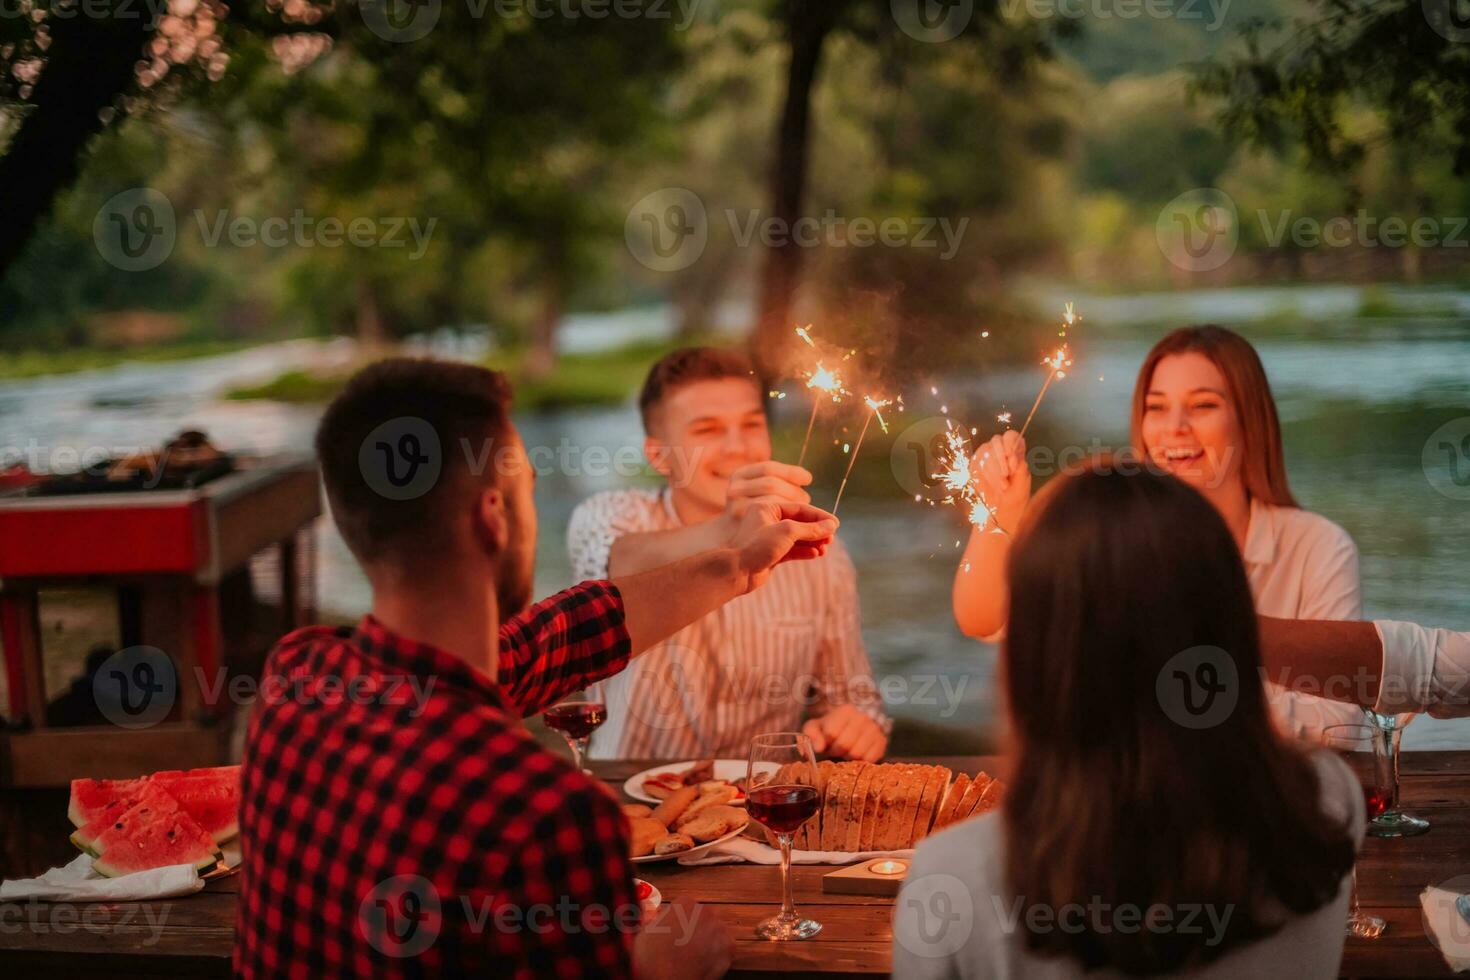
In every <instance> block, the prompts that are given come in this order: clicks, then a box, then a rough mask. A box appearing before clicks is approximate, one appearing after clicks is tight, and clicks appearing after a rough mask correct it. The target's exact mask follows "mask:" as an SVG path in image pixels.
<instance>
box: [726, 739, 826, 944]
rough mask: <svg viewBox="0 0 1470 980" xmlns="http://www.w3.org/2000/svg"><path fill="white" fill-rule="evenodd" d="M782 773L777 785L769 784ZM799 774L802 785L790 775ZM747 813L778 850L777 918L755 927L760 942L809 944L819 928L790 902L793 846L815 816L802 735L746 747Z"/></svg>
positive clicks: (809, 759) (810, 765) (812, 761)
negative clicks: (777, 844)
mask: <svg viewBox="0 0 1470 980" xmlns="http://www.w3.org/2000/svg"><path fill="white" fill-rule="evenodd" d="M783 767H785V771H784V772H782V773H781V781H780V782H779V783H777V782H771V779H772V777H773V776H775V775H776V772H777V770H779V769H782V768H783ZM795 772H799V773H800V778H801V780H802V782H801V783H798V782H797V781H796V780H797V777H796V776H794V775H791V774H792V773H795ZM745 775H746V778H745V786H746V802H745V805H746V809H747V810H748V811H749V812H750V817H751V819H752V820H756V821H759V822H760V823H762V824H764V825H765V827H766V829H767V830H769V831H770V832H771V833H773V834H775V835H776V840H777V841H779V842H780V844H781V912H780V914H779V915H774V916H772V917H771V918H769V919H767V920H765V921H764V922H762V923H760V924H759V925H757V926H756V927H755V934H756V935H757V936H760V937H761V938H762V939H775V940H780V939H808V938H810V937H812V936H815V935H816V934H817V933H819V932H821V931H822V924H821V923H820V922H817V921H815V920H814V919H803V918H802V917H801V916H799V915H797V914H796V904H795V902H794V901H793V900H792V898H791V841H792V838H793V836H795V834H796V832H797V831H798V830H800V829H801V826H802V824H804V823H806V822H807V821H808V820H810V819H811V818H812V817H814V816H816V813H817V805H818V799H817V760H816V756H815V755H813V754H812V743H811V740H810V739H808V738H807V737H806V736H805V735H803V734H801V733H800V732H773V733H771V734H768V735H757V736H756V737H755V738H753V739H751V741H750V766H749V768H748V769H747V770H746V774H745Z"/></svg>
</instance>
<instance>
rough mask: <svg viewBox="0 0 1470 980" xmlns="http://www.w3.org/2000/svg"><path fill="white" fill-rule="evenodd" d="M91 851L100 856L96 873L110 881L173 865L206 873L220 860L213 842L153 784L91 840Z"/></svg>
mask: <svg viewBox="0 0 1470 980" xmlns="http://www.w3.org/2000/svg"><path fill="white" fill-rule="evenodd" d="M92 846H93V847H94V848H95V849H96V851H97V856H96V857H95V858H94V859H93V860H92V868H93V870H95V871H96V872H97V873H98V874H101V875H106V876H107V877H109V878H115V877H117V876H119V875H125V874H132V873H133V872H134V871H147V870H149V869H151V868H164V867H168V866H169V865H173V864H191V865H193V866H194V868H195V870H197V871H200V872H203V871H208V870H209V869H211V868H213V867H214V866H215V864H216V863H218V862H219V861H220V860H222V855H221V853H220V849H219V845H218V844H216V843H215V841H214V838H213V837H211V836H210V835H209V834H208V833H206V832H205V830H204V829H203V828H202V827H200V826H199V824H197V823H195V822H194V819H193V818H192V817H190V816H189V814H188V813H186V812H184V810H183V808H182V807H180V806H179V804H178V802H177V801H176V800H175V799H174V798H173V797H172V796H170V795H169V794H168V793H167V792H166V791H164V790H163V789H161V788H160V787H158V786H151V785H150V786H145V787H144V788H143V790H142V792H141V793H139V795H138V802H137V803H136V804H134V805H133V806H132V807H130V808H129V809H128V810H127V811H125V812H123V813H120V814H118V815H117V816H116V817H114V818H113V819H112V823H111V824H110V825H109V826H108V827H106V828H105V829H103V830H102V831H101V833H99V834H97V836H96V837H95V838H93V840H92Z"/></svg>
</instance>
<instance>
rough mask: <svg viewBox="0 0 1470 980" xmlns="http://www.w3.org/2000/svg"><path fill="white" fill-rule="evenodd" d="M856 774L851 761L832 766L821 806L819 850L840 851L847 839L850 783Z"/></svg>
mask: <svg viewBox="0 0 1470 980" xmlns="http://www.w3.org/2000/svg"><path fill="white" fill-rule="evenodd" d="M857 775H858V774H857V772H856V770H854V769H853V767H852V763H849V762H839V763H837V764H835V765H834V766H833V768H832V773H831V775H830V776H829V777H828V780H827V794H826V798H825V801H824V803H823V806H822V844H821V847H820V848H819V850H823V851H840V850H841V849H842V845H843V843H844V842H845V841H846V840H847V827H846V825H845V821H846V818H847V807H848V805H849V804H850V803H851V802H852V785H853V783H854V782H855V781H856V779H857Z"/></svg>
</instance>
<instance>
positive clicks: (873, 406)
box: [832, 395, 893, 514]
mask: <svg viewBox="0 0 1470 980" xmlns="http://www.w3.org/2000/svg"><path fill="white" fill-rule="evenodd" d="M863 404H865V405H867V406H868V416H867V418H865V419H863V427H862V428H861V429H860V430H858V437H857V442H856V443H854V444H853V447H852V455H851V456H849V457H848V458H847V471H846V472H845V473H843V474H842V482H841V483H840V484H838V485H837V499H836V500H834V501H833V502H832V513H833V514H836V513H837V505H838V504H840V503H842V491H844V490H846V489H847V478H848V477H849V476H851V475H852V464H853V463H856V462H857V457H858V451H859V450H861V449H862V448H863V436H865V435H867V434H868V426H869V425H870V424H871V423H872V421H873V419H875V418H876V419H877V420H878V424H879V425H880V426H882V427H883V431H884V432H887V431H888V423H887V422H885V421H883V412H882V409H885V408H887V407H888V406H889V405H892V404H893V402H892V401H890V400H888V399H884V398H874V397H873V396H872V395H864V396H863Z"/></svg>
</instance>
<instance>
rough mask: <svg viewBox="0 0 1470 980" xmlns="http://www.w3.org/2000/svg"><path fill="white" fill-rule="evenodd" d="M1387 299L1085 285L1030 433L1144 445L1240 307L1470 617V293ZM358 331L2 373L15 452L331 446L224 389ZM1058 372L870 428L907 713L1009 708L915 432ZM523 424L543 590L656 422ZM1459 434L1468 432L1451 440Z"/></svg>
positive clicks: (1064, 441)
mask: <svg viewBox="0 0 1470 980" xmlns="http://www.w3.org/2000/svg"><path fill="white" fill-rule="evenodd" d="M1385 297H1386V298H1387V299H1388V300H1390V301H1391V305H1392V308H1393V309H1395V310H1397V311H1399V312H1397V313H1395V314H1394V315H1391V316H1375V317H1360V316H1358V312H1359V310H1360V309H1362V308H1363V302H1364V298H1365V294H1364V293H1363V292H1362V291H1361V290H1359V289H1357V288H1355V287H1311V288H1294V289H1259V290H1250V289H1234V290H1218V291H1208V292H1195V293H1183V294H1178V293H1176V294H1153V295H1139V296H1107V297H1084V296H1075V294H1074V295H1072V296H1069V297H1067V298H1075V299H1077V300H1078V307H1079V309H1080V310H1082V311H1083V312H1084V316H1085V319H1084V321H1083V326H1082V327H1080V328H1078V330H1077V331H1074V333H1073V338H1074V349H1075V353H1076V354H1077V365H1076V368H1075V370H1074V372H1073V374H1072V376H1071V377H1069V378H1067V379H1066V380H1065V381H1062V382H1058V383H1057V384H1055V385H1053V386H1052V388H1051V390H1050V391H1049V392H1048V394H1047V398H1046V401H1045V403H1044V404H1043V406H1042V409H1041V411H1040V412H1039V413H1038V415H1037V420H1036V422H1035V423H1034V425H1033V427H1032V430H1031V433H1030V435H1031V444H1032V446H1033V447H1034V448H1035V449H1036V450H1039V451H1042V452H1045V451H1048V450H1050V451H1054V452H1060V451H1064V450H1067V449H1069V448H1071V449H1072V450H1073V451H1078V450H1081V449H1091V448H1097V447H1114V446H1118V445H1121V444H1122V440H1123V439H1124V438H1125V436H1126V429H1127V424H1126V423H1127V405H1128V399H1129V394H1130V391H1131V385H1132V382H1133V375H1134V373H1135V371H1136V370H1137V367H1138V365H1139V363H1140V362H1141V360H1142V358H1143V355H1144V353H1145V351H1146V350H1147V348H1148V346H1149V345H1150V344H1151V343H1152V342H1153V340H1154V339H1156V338H1157V337H1158V336H1159V335H1160V334H1161V333H1162V332H1163V330H1164V329H1166V328H1167V327H1168V326H1169V325H1173V324H1177V323H1183V322H1197V321H1201V320H1207V319H1208V320H1215V321H1217V322H1227V323H1231V324H1233V325H1236V326H1237V327H1238V328H1239V329H1240V330H1241V331H1242V332H1243V333H1245V334H1246V335H1247V336H1249V337H1250V338H1251V340H1252V341H1253V342H1254V343H1255V344H1256V345H1257V348H1258V349H1259V350H1260V352H1261V356H1262V358H1263V360H1264V361H1265V363H1266V368H1267V371H1268V373H1269V374H1270V378H1271V383H1272V386H1273V388H1274V391H1275V393H1276V397H1277V401H1278V404H1279V406H1280V409H1281V414H1282V419H1283V427H1284V436H1285V441H1286V451H1287V463H1288V469H1289V471H1290V476H1291V482H1292V485H1293V489H1294V490H1295V491H1296V493H1297V496H1298V497H1299V498H1300V500H1301V501H1302V503H1303V505H1304V506H1306V507H1308V508H1309V509H1312V510H1314V511H1317V512H1319V513H1322V514H1324V515H1326V516H1327V517H1330V518H1331V519H1332V520H1334V521H1336V522H1338V523H1339V524H1341V525H1342V526H1343V527H1345V528H1346V529H1347V530H1348V532H1349V533H1351V534H1352V536H1353V537H1354V539H1355V540H1356V541H1357V544H1358V548H1359V551H1360V553H1361V557H1362V578H1363V595H1364V603H1365V614H1366V615H1368V616H1370V617H1378V618H1400V619H1408V620H1415V621H1418V622H1423V623H1426V624H1431V625H1438V626H1448V627H1453V628H1457V629H1470V588H1467V585H1466V572H1467V569H1470V546H1467V545H1470V487H1464V486H1460V485H1459V484H1457V483H1456V482H1454V478H1456V477H1459V476H1460V475H1461V471H1460V470H1459V469H1455V467H1457V466H1458V467H1463V470H1464V472H1466V473H1470V458H1466V459H1458V458H1456V456H1455V455H1454V453H1455V452H1456V450H1454V449H1453V448H1451V449H1443V448H1442V446H1441V444H1443V445H1448V446H1451V447H1453V446H1456V445H1458V444H1459V443H1458V439H1460V438H1463V437H1465V436H1470V293H1467V292H1460V291H1449V290H1428V289H1425V290H1393V291H1389V292H1387V293H1385V292H1384V291H1382V290H1375V292H1374V299H1375V300H1381V299H1383V298H1385ZM1054 299H1060V296H1057V297H1052V296H1049V295H1042V296H1040V297H1038V301H1040V302H1044V303H1045V304H1046V306H1045V307H1043V308H1051V307H1052V306H1053V305H1055V306H1058V307H1059V302H1058V303H1053V300H1054ZM1421 311H1422V312H1421ZM670 319H671V318H669V317H667V315H666V313H665V312H664V311H650V312H648V313H646V314H640V313H638V312H636V311H633V312H623V313H620V314H617V315H616V316H614V317H608V318H599V317H588V316H583V317H579V318H578V319H577V322H576V323H575V324H574V329H573V331H572V334H571V337H572V340H573V342H574V343H575V345H576V346H577V347H578V348H581V349H588V348H592V347H596V346H597V345H598V344H604V345H611V344H615V343H621V342H625V341H626V340H627V339H629V338H630V337H635V336H638V337H645V336H657V335H659V334H660V333H661V332H662V331H664V330H666V329H667V324H668V323H669V322H670ZM428 346H429V347H430V348H431V349H435V350H438V351H439V352H441V353H456V352H458V353H463V351H462V350H461V351H453V350H448V351H446V350H445V349H444V348H443V347H442V344H439V345H435V344H430V345H428ZM352 353H353V351H352V345H351V344H350V342H347V341H340V340H339V341H332V342H319V341H292V342H289V343H282V344H274V345H269V346H265V347H260V348H255V349H251V350H247V351H243V352H238V353H233V354H227V355H223V356H219V357H213V358H207V359H200V360H193V361H183V362H173V363H158V364H123V365H119V366H116V367H112V368H108V369H103V370H97V371H88V372H83V373H77V374H68V375H62V376H54V377H46V378H36V379H30V380H24V381H16V382H3V383H0V458H3V456H4V455H5V454H6V453H7V452H10V453H14V452H21V453H24V454H26V455H27V456H29V457H30V458H31V459H32V460H33V461H35V462H37V463H38V464H39V465H40V466H42V467H43V468H55V469H67V468H74V467H75V465H76V464H75V461H76V459H77V458H78V457H79V456H80V455H81V454H83V453H84V452H88V451H90V452H92V453H94V454H96V453H100V452H106V453H111V452H118V451H126V450H127V449H129V448H131V447H137V446H146V445H151V444H156V443H157V442H159V441H160V440H163V439H165V438H167V437H168V436H170V435H172V434H173V433H174V432H176V431H177V430H178V429H179V428H181V427H183V426H185V425H187V426H190V427H196V428H203V429H205V430H207V431H208V432H209V433H210V435H211V437H212V438H213V439H214V440H215V441H216V443H217V444H219V445H221V446H224V447H227V448H230V449H232V450H235V451H239V452H261V453H268V452H277V451H301V452H304V451H309V447H310V443H311V433H312V430H313V428H314V426H315V423H316V418H317V415H318V412H319V409H317V408H312V407H302V406H292V405H283V404H278V403H273V402H238V401H228V400H225V399H223V398H222V397H221V395H222V393H223V392H224V391H226V390H228V389H229V388H231V387H234V386H237V385H241V384H247V383H254V382H258V381H262V380H267V379H269V378H271V377H274V376H275V375H277V374H279V373H281V372H282V371H285V370H288V369H293V368H311V367H330V366H332V365H338V364H345V363H348V362H350V360H351V357H352ZM1041 378H1042V375H1041V369H1040V368H1039V367H1037V368H1034V369H1033V368H1025V369H1008V370H1003V371H995V372H988V373H983V374H982V375H981V376H978V377H954V378H946V379H942V380H936V379H924V382H923V383H922V384H919V383H917V382H916V384H915V386H914V390H913V391H912V392H910V393H907V394H906V401H907V402H908V405H907V409H906V411H905V412H904V413H902V414H894V415H892V417H891V418H890V423H891V427H892V430H893V431H892V432H891V433H890V434H888V435H886V436H885V435H882V434H879V433H876V432H874V433H873V434H872V435H870V438H869V441H868V442H867V444H866V445H865V447H864V450H863V454H862V457H861V461H862V463H863V465H860V466H859V467H858V473H857V474H856V475H855V477H854V484H853V487H852V488H850V490H849V494H848V496H847V497H846V498H845V499H844V501H843V505H842V509H841V514H842V517H843V530H842V535H843V538H844V541H845V542H846V544H847V546H848V548H849V550H850V551H851V553H852V555H853V558H854V561H855V562H856V564H857V567H858V572H859V578H860V591H861V598H862V607H863V617H864V638H865V640H866V642H867V645H868V648H869V652H870V656H871V658H872V661H873V666H874V670H875V672H876V673H877V674H878V675H879V676H880V677H881V676H886V675H892V676H894V677H896V678H903V679H905V680H904V681H903V682H901V683H898V684H897V685H896V686H894V687H892V688H890V689H889V690H890V693H893V694H895V695H896V698H895V700H898V701H900V702H901V703H895V704H893V705H892V706H891V707H892V710H893V712H894V713H895V714H897V715H903V716H908V717H913V718H916V719H924V720H927V721H930V722H937V723H940V724H947V725H953V726H959V727H965V728H968V729H971V730H986V729H988V728H990V726H992V725H993V720H994V700H993V694H994V691H993V669H994V663H995V650H994V648H992V647H990V646H989V645H986V644H980V643H976V642H974V641H971V640H968V639H966V638H965V637H963V636H962V635H961V634H960V633H959V631H958V629H957V628H956V627H955V625H954V622H953V619H952V617H951V614H950V609H949V583H950V579H951V576H952V575H953V573H954V565H955V561H956V554H957V553H956V551H955V547H954V546H955V542H956V541H957V540H958V539H959V538H960V537H961V536H962V532H963V529H962V527H961V526H960V525H959V524H958V522H957V519H956V515H954V514H953V513H949V512H946V511H943V510H940V509H934V508H929V507H925V506H922V505H920V504H918V503H915V502H914V500H913V494H914V491H915V489H916V483H915V480H916V477H917V475H918V473H919V471H920V469H921V467H920V465H919V464H918V463H917V462H916V461H915V459H914V457H913V456H912V454H911V453H910V452H908V450H907V449H906V448H905V447H906V446H908V445H909V444H910V443H913V442H920V443H922V442H924V441H926V440H927V439H928V438H929V436H930V435H932V432H933V428H934V426H935V425H939V424H942V419H943V418H944V417H945V416H946V415H947V416H948V417H953V418H959V419H963V420H965V421H966V422H967V423H969V424H977V425H981V426H982V430H984V429H993V428H994V427H995V426H994V423H993V421H992V422H990V424H989V425H988V426H987V425H985V421H986V420H993V418H994V415H995V413H996V412H997V411H999V410H1000V409H1001V408H1002V407H1005V408H1010V409H1012V410H1016V411H1019V412H1021V413H1022V414H1024V411H1025V409H1026V407H1028V406H1029V404H1030V402H1031V399H1032V398H1033V397H1034V395H1035V391H1036V388H1037V385H1038V384H1039V383H1040V381H1041ZM931 381H934V382H935V387H936V388H937V389H938V391H939V393H938V394H937V395H932V394H931V393H930V391H929V383H930V382H931ZM941 406H943V408H944V409H946V410H947V411H945V412H941ZM782 407H783V408H784V409H785V411H784V413H783V418H784V419H785V420H786V421H787V422H790V423H791V425H790V426H789V427H788V431H790V430H791V429H794V430H796V436H797V437H799V435H800V431H799V430H800V428H801V425H802V423H803V422H804V421H805V416H804V412H805V408H804V403H801V402H800V400H799V399H791V400H789V401H788V403H787V404H786V405H783V406H782ZM798 416H800V417H798ZM517 422H518V424H519V426H520V428H521V431H522V434H523V436H524V438H525V440H526V442H527V444H528V445H530V446H542V447H546V456H545V457H544V458H545V459H547V460H553V461H554V463H553V465H551V466H549V467H548V468H546V469H544V470H543V472H542V475H541V479H540V480H539V482H538V485H537V503H538V507H539V510H540V513H541V529H542V531H541V541H540V544H539V548H538V569H537V591H538V592H539V593H543V594H544V593H548V592H552V591H555V590H556V589H559V588H561V587H563V586H565V585H567V584H569V581H570V571H569V566H568V562H567V558H566V553H565V545H564V540H563V534H564V530H565V526H566V519H567V517H568V515H569V514H570V512H571V510H572V508H573V507H574V506H575V505H576V503H577V502H578V501H579V500H581V499H583V498H584V497H585V496H587V495H588V494H590V493H593V492H595V491H597V490H600V489H604V488H607V487H614V486H621V485H626V484H627V483H628V482H630V480H633V481H636V480H638V479H639V477H636V476H632V477H630V476H629V475H628V474H627V473H626V472H623V470H625V469H626V467H622V468H620V467H617V466H610V465H608V460H612V461H615V462H616V461H623V462H625V463H626V462H627V461H629V460H631V459H632V458H634V457H635V456H636V449H637V447H638V446H639V444H640V443H641V431H640V428H639V423H638V417H637V413H636V411H635V410H634V408H633V407H632V405H631V404H629V405H624V406H619V407H616V408H598V409H577V410H566V411H557V412H547V413H536V414H521V415H520V416H518V418H517ZM1447 424H1448V425H1449V426H1450V429H1448V430H1445V429H1442V426H1445V425H1447ZM1457 426H1458V428H1457ZM1446 432H1448V433H1450V435H1451V436H1453V438H1452V439H1449V440H1448V441H1446V440H1447V437H1446V436H1445V433H1446ZM828 434H829V435H835V436H836V437H838V438H841V437H842V434H841V433H835V434H834V433H828ZM848 437H849V438H850V434H848ZM788 438H789V436H788ZM1466 445H1470V443H1467V444H1466ZM1426 447H1427V448H1426ZM818 448H819V449H822V450H826V452H827V453H829V454H830V456H831V458H830V459H824V458H819V459H818V465H817V466H816V469H817V471H818V479H817V484H816V489H815V492H814V496H815V498H816V501H817V502H818V503H819V504H824V505H825V504H828V503H830V500H829V499H828V498H827V496H826V495H828V494H831V493H832V491H833V488H834V487H835V485H836V481H837V479H838V478H839V477H840V475H841V473H840V468H841V465H842V462H843V460H842V457H841V455H840V451H838V450H836V449H835V448H833V449H828V448H827V447H826V446H825V444H824V445H823V446H821V447H818ZM814 455H818V456H821V455H822V454H821V453H820V452H817V451H816V450H814ZM319 540H320V548H319V564H318V595H319V597H320V601H321V604H322V606H323V607H324V608H326V609H329V610H331V611H332V612H333V613H337V614H343V615H356V614H358V613H360V612H361V611H362V610H363V609H365V608H366V605H367V602H368V593H367V588H366V583H365V582H364V580H363V579H362V577H361V575H360V573H359V572H358V571H357V569H356V568H355V566H354V565H353V563H352V560H351V558H350V556H349V555H348V554H347V553H346V550H345V548H344V547H343V546H342V544H341V540H340V538H338V537H337V535H336V534H335V533H334V532H333V530H332V528H331V527H330V525H329V523H328V522H325V521H324V524H323V527H322V529H321V534H320V535H319ZM1405 744H1406V745H1408V746H1410V747H1443V746H1456V747H1470V724H1467V723H1464V722H1441V721H1436V720H1432V719H1428V718H1420V719H1417V720H1416V721H1415V722H1414V723H1413V725H1412V726H1411V727H1410V728H1409V729H1408V731H1407V732H1406V735H1405Z"/></svg>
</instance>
